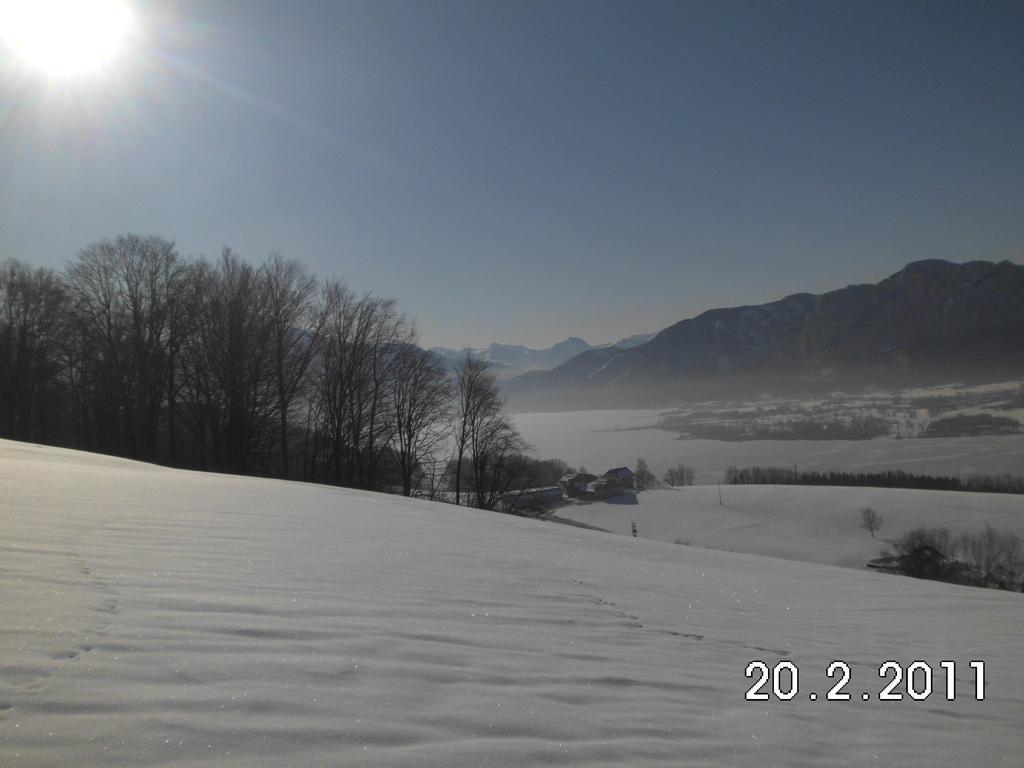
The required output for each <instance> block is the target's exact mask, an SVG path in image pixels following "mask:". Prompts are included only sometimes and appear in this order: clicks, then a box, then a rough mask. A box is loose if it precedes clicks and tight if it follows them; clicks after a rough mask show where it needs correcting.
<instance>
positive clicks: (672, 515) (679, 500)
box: [556, 485, 1024, 568]
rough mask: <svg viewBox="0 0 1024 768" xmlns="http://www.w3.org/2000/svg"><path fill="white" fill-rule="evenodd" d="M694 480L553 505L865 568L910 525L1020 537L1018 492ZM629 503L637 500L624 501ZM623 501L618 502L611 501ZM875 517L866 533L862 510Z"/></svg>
mask: <svg viewBox="0 0 1024 768" xmlns="http://www.w3.org/2000/svg"><path fill="white" fill-rule="evenodd" d="M718 491H719V489H718V487H717V486H708V485H703V486H700V485H698V486H693V487H688V488H666V489H658V490H650V491H643V492H641V493H638V494H635V495H634V496H628V497H623V498H621V499H616V500H614V501H612V502H594V503H590V504H573V505H570V506H566V507H561V508H560V509H558V510H557V511H556V514H557V515H558V516H559V517H564V518H567V519H570V520H577V521H579V522H582V523H587V524H588V525H593V526H597V527H598V528H603V529H605V530H607V531H613V532H615V533H619V534H624V535H632V528H631V526H632V523H634V522H635V523H636V524H637V535H638V536H640V537H643V538H650V539H657V540H658V541H667V542H681V543H686V544H690V545H693V546H698V547H709V548H712V549H720V550H729V551H733V552H746V553H749V554H755V555H767V556H770V557H781V558H785V559H787V560H799V561H801V562H807V563H822V564H826V565H837V566H844V567H849V568H863V567H864V565H865V563H867V562H868V560H871V559H873V558H876V557H878V554H879V550H880V549H882V548H884V547H886V546H888V541H889V540H891V539H895V538H898V537H899V536H901V535H903V534H904V533H905V532H906V531H908V530H909V529H911V528H916V527H935V526H944V527H947V528H949V529H950V530H951V531H953V532H954V533H961V532H964V531H976V530H979V529H981V528H983V527H984V526H985V524H986V523H989V524H991V525H992V526H994V527H995V528H997V529H1007V530H1012V531H1014V532H1016V533H1017V534H1018V535H1019V536H1021V537H1022V538H1024V497H1021V496H1019V495H1011V494H1002V493H954V492H950V491H920V490H903V489H896V488H832V487H811V486H790V485H729V486H722V488H721V492H722V504H719V495H718ZM626 499H629V500H630V502H633V501H635V503H622V502H623V501H625V500H626ZM616 501H617V502H620V503H615V502H616ZM865 507H870V508H872V509H874V510H875V511H876V512H878V513H879V514H880V515H881V516H882V520H883V525H882V529H881V530H880V531H879V532H878V533H877V536H878V539H877V540H876V539H873V538H872V537H871V536H870V535H869V534H868V533H867V532H866V531H864V530H862V529H861V528H860V523H861V515H860V511H861V510H862V509H864V508H865Z"/></svg>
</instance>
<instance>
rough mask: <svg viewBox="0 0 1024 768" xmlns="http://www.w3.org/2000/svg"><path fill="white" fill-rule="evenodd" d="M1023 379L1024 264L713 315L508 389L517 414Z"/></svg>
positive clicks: (920, 276)
mask: <svg viewBox="0 0 1024 768" xmlns="http://www.w3.org/2000/svg"><path fill="white" fill-rule="evenodd" d="M1022 372H1024V266H1021V265H1018V264H1014V263H1012V262H1009V261H1002V262H999V263H993V262H986V261H972V262H968V263H964V264H956V263H952V262H948V261H942V260H937V259H930V260H925V261H917V262H913V263H911V264H909V265H907V266H906V267H905V268H903V269H901V270H900V271H899V272H896V273H895V274H893V275H891V276H890V277H888V278H886V279H884V280H882V281H881V282H879V283H868V284H861V285H851V286H848V287H846V288H841V289H839V290H835V291H830V292H828V293H823V294H818V295H815V294H811V293H796V294H792V295H790V296H786V297H785V298H782V299H780V300H778V301H773V302H769V303H767V304H759V305H753V306H741V307H731V308H727V309H713V310H709V311H707V312H704V313H702V314H700V315H698V316H696V317H693V318H689V319H686V320H682V321H680V322H678V323H676V324H674V325H671V326H669V327H668V328H665V329H664V330H662V331H660V332H659V333H657V334H655V335H654V336H653V338H651V339H650V340H648V341H646V342H644V343H640V344H637V345H634V346H631V347H628V348H622V347H619V346H606V347H600V348H590V349H587V350H584V351H582V352H580V353H579V354H577V355H575V356H573V357H571V358H569V359H567V360H566V361H564V362H562V363H561V364H559V365H557V366H555V367H554V368H552V369H551V370H547V371H542V370H535V371H530V372H527V373H524V374H522V375H520V376H518V377H515V378H513V379H512V380H510V381H508V382H507V383H506V391H507V392H508V393H509V394H510V396H511V397H512V399H513V401H514V402H513V405H514V406H516V407H522V406H527V407H536V406H545V405H550V406H551V407H566V406H567V405H573V406H576V407H596V406H600V407H607V406H610V405H617V406H619V407H625V406H633V405H639V404H641V403H643V404H652V403H655V402H664V401H665V400H666V399H678V398H680V397H685V396H712V395H721V394H723V393H727V392H736V393H740V392H747V393H749V392H760V391H765V390H770V391H778V390H781V389H788V390H792V389H794V388H803V389H815V388H817V389H822V388H835V387H836V386H837V385H849V384H878V385H895V384H907V383H924V382H927V381H936V380H943V379H944V380H949V379H950V378H961V379H968V380H971V379H978V378H979V377H982V378H983V377H986V376H991V375H993V374H1009V375H1017V374H1020V373H1022Z"/></svg>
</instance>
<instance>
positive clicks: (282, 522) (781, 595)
mask: <svg viewBox="0 0 1024 768" xmlns="http://www.w3.org/2000/svg"><path fill="white" fill-rule="evenodd" d="M0 552H2V554H0V594H2V596H3V598H2V601H0V697H2V699H0V764H2V765H4V766H147V765H161V766H173V767H175V768H180V767H182V766H200V765H201V766H246V767H247V768H248V767H251V766H286V765H293V766H362V765H367V766H412V765H416V766H424V765H427V766H511V765H584V766H598V765H602V766H612V765H660V766H680V765H695V764H706V765H716V766H717V765H721V766H727V765H728V766H776V765H780V766H782V765H784V766H823V765H849V766H865V765H871V766H879V765H882V766H889V765H900V766H935V765H957V766H959V765H986V766H987V765H1020V764H1021V754H1022V751H1024V736H1022V734H1021V730H1020V722H1021V720H1022V718H1024V699H1022V696H1024V667H1022V665H1020V664H1019V661H1018V656H1019V653H1018V651H1019V646H1020V635H1021V630H1022V629H1024V614H1022V608H1024V602H1022V601H1021V597H1020V596H1019V595H1011V594H1007V593H998V592H990V591H986V590H976V589H969V588H960V587H955V586H948V585H941V584H934V583H926V582H918V581H913V580H910V579H903V578H898V577H890V576H884V575H880V574H870V573H861V572H857V571H853V570H849V569H840V568H831V567H826V566H818V565H808V564H802V563H793V562H786V561H783V560H777V559H770V558H761V557H756V556H750V555H736V554H730V553H724V552H714V551H709V550H701V549H698V548H694V547H679V546H676V545H673V544H665V543H662V542H656V541H647V540H642V539H639V540H633V539H629V538H624V537H622V536H616V535H610V534H604V533H600V532H593V531H586V530H581V529H576V528H571V527H567V526H557V525H553V524H550V523H543V522H539V521H529V520H522V519H514V518H508V517H503V516H499V515H495V514H490V513H483V512H475V511H471V510H465V509H458V508H454V507H451V506H444V505H433V504H430V503H427V502H416V501H404V500H401V499H397V498H394V497H389V496H381V495H374V494H367V493H358V492H353V491H347V490H337V489H330V488H324V487H317V486H310V485H301V484H294V483H292V484H289V483H284V482H278V481H269V480H258V479H247V478H235V477H225V476H218V475H212V474H200V473H190V472H182V471H174V470H169V469H161V468H156V467H152V466H147V465H143V464H136V463H131V462H127V461H121V460H117V459H111V458H104V457H98V456H93V455H89V454H83V453H77V452H72V451H63V450H57V449H51V448H39V447H34V446H29V445H24V444H17V443H11V442H2V441H0ZM755 658H761V659H764V660H766V661H767V662H769V663H775V662H776V661H778V660H780V659H782V658H785V659H789V660H791V661H792V662H794V663H795V664H797V665H798V666H799V668H800V670H801V673H802V688H801V693H800V696H798V697H797V698H796V699H794V700H793V701H788V702H787V701H769V702H757V703H754V702H747V701H745V700H744V693H745V691H746V690H747V688H748V686H749V681H748V680H747V679H746V678H745V677H744V674H743V670H744V668H745V667H746V665H747V664H748V662H749V661H750V660H752V659H755ZM834 658H840V659H846V660H847V661H849V662H850V664H851V666H852V668H853V682H852V684H851V690H852V691H853V692H860V691H861V690H865V691H872V692H874V693H876V694H877V692H878V691H879V690H880V687H881V686H880V684H879V679H878V676H877V667H878V665H879V664H880V663H881V662H882V661H883V660H885V659H890V658H893V659H898V660H900V661H902V662H904V663H908V662H909V661H910V660H912V659H927V660H930V661H932V662H933V663H937V662H938V660H940V659H953V660H956V661H957V662H958V664H959V665H960V673H959V674H958V685H959V689H958V696H957V698H956V700H954V701H951V702H949V701H946V700H945V698H944V695H943V694H942V690H943V689H942V686H941V684H938V692H937V693H936V694H934V695H933V696H932V697H931V698H929V699H928V700H927V701H911V700H905V701H902V702H886V703H882V702H879V701H877V700H870V701H867V702H863V701H860V700H859V699H858V698H857V697H855V700H854V701H850V702H827V701H824V700H818V701H815V702H811V701H810V700H809V697H808V696H807V695H805V694H806V692H808V691H809V690H816V691H817V692H820V693H823V692H824V691H825V690H826V688H827V686H826V685H825V683H824V682H823V681H824V672H823V670H824V669H825V666H826V665H827V662H828V661H830V660H832V659H834ZM970 659H983V660H984V661H985V662H986V663H987V666H988V688H987V699H986V700H985V701H983V702H978V701H975V700H974V699H973V696H971V695H970V692H971V689H972V686H973V682H972V678H971V677H970V675H969V674H968V673H969V669H968V667H967V663H968V661H969V660H970Z"/></svg>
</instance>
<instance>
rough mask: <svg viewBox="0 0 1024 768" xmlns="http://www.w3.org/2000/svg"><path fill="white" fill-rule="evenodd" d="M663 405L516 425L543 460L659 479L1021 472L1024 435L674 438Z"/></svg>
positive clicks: (530, 416) (560, 415)
mask: <svg viewBox="0 0 1024 768" xmlns="http://www.w3.org/2000/svg"><path fill="white" fill-rule="evenodd" d="M662 413H663V412H662V411H644V410H632V411H631V410H622V411H561V412H554V413H520V414H516V416H515V424H516V427H517V428H518V429H519V431H520V432H521V433H522V435H523V437H525V438H526V440H527V441H528V442H529V443H530V444H531V445H532V446H533V449H534V452H535V453H536V454H537V455H538V456H541V457H543V458H558V459H562V460H564V461H566V462H568V463H569V465H570V466H573V467H578V466H580V465H583V466H584V467H586V468H587V469H588V470H589V471H590V472H596V473H598V474H600V473H603V472H604V471H605V470H607V469H610V468H611V467H619V466H629V467H632V466H635V464H636V460H637V458H639V457H643V458H644V459H646V461H647V463H648V464H649V465H650V467H651V469H652V470H653V471H654V472H655V474H657V475H658V477H661V475H662V474H663V473H664V472H665V470H667V469H668V468H669V467H674V466H676V465H677V464H686V465H687V466H690V467H693V468H694V470H695V471H696V481H697V482H698V483H717V482H719V481H720V480H721V479H722V476H723V475H724V473H725V469H726V467H728V466H729V465H730V464H733V465H736V466H738V467H750V466H772V467H793V466H797V467H798V468H799V469H800V470H808V471H810V470H840V471H842V470H845V471H850V472H858V471H877V470H886V469H902V470H905V471H907V472H913V473H917V474H933V475H955V474H957V472H961V473H964V474H973V473H980V474H999V473H1003V472H1009V473H1012V474H1021V472H1022V471H1024V469H1022V468H1024V434H1022V435H986V436H983V437H932V438H913V439H904V440H896V439H892V438H876V439H874V440H748V441H743V442H726V441H722V440H680V439H679V438H678V436H677V435H676V434H674V433H672V432H669V431H666V430H663V429H657V428H654V426H653V425H654V424H656V423H657V422H658V420H659V417H660V415H661V414H662Z"/></svg>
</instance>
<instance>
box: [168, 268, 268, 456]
mask: <svg viewBox="0 0 1024 768" xmlns="http://www.w3.org/2000/svg"><path fill="white" fill-rule="evenodd" d="M200 269H201V274H200V281H201V282H200V284H201V285H202V291H201V293H200V296H199V303H198V307H197V309H196V311H197V313H198V314H199V316H200V319H199V321H198V322H197V324H196V327H195V330H194V333H192V334H191V336H190V338H189V340H188V343H187V344H186V346H185V348H184V350H183V355H182V358H183V363H184V365H185V369H186V371H185V376H186V385H185V389H184V393H183V397H184V399H185V400H186V403H187V412H188V414H189V421H188V424H189V427H190V429H191V431H192V434H193V437H194V439H195V440H196V443H197V449H198V451H199V455H200V463H201V465H202V466H208V465H209V464H210V463H211V462H212V465H213V466H214V467H215V468H217V469H220V470H224V471H228V472H236V473H246V472H250V471H253V470H255V469H257V468H258V465H257V464H256V462H257V461H259V459H260V457H265V451H266V448H267V445H268V443H269V441H270V433H271V428H272V426H273V422H274V418H275V416H276V414H277V396H276V392H275V385H274V375H273V367H272V365H271V362H272V354H271V344H270V337H271V324H270V318H269V313H268V311H267V299H266V292H265V283H264V282H263V281H262V280H260V279H259V275H258V274H257V271H256V270H255V269H254V268H253V267H252V266H250V265H249V264H247V263H246V262H244V261H243V260H242V259H240V258H239V257H238V256H237V255H236V254H235V253H233V252H232V251H231V250H230V249H228V248H225V249H224V252H223V254H222V255H221V258H220V260H219V261H218V262H217V264H216V265H215V266H212V267H211V266H209V265H202V266H201V267H200Z"/></svg>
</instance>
